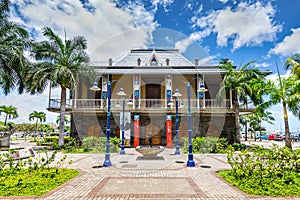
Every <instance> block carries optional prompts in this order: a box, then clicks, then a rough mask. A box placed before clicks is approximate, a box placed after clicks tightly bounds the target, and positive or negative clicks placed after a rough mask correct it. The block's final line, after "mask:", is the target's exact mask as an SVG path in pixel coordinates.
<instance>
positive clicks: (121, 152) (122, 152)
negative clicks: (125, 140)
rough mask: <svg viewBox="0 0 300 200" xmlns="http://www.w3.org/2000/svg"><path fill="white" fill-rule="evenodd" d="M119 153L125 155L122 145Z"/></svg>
mask: <svg viewBox="0 0 300 200" xmlns="http://www.w3.org/2000/svg"><path fill="white" fill-rule="evenodd" d="M120 155H125V150H124V147H123V148H122V149H121V151H120Z"/></svg>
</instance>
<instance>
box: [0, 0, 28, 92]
mask: <svg viewBox="0 0 300 200" xmlns="http://www.w3.org/2000/svg"><path fill="white" fill-rule="evenodd" d="M9 4H10V2H9V0H3V1H0V87H1V89H2V90H3V92H4V94H5V95H7V94H8V93H9V92H10V91H11V90H12V89H15V88H17V87H18V88H17V89H18V92H19V93H20V94H21V93H22V92H23V90H24V87H25V85H24V83H25V80H24V77H25V74H26V72H27V70H28V67H29V61H28V60H27V59H26V57H25V56H24V52H25V51H26V50H27V49H28V47H29V46H30V44H31V41H30V39H29V34H28V32H27V31H26V30H25V29H23V28H21V27H20V26H19V25H17V24H15V23H13V22H10V21H9V20H8V11H9Z"/></svg>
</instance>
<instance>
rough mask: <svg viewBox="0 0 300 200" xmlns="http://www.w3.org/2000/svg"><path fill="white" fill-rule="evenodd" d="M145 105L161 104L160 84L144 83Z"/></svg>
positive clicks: (154, 105)
mask: <svg viewBox="0 0 300 200" xmlns="http://www.w3.org/2000/svg"><path fill="white" fill-rule="evenodd" d="M146 99H147V101H146V107H147V108H149V107H157V106H159V107H160V106H161V101H160V99H161V88H160V84H147V85H146Z"/></svg>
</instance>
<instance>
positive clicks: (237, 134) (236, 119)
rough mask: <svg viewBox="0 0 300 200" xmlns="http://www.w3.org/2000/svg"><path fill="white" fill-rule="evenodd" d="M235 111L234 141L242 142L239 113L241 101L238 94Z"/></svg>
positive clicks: (235, 98)
mask: <svg viewBox="0 0 300 200" xmlns="http://www.w3.org/2000/svg"><path fill="white" fill-rule="evenodd" d="M234 113H235V135H236V137H235V139H234V141H235V142H236V143H241V139H240V120H239V115H240V107H239V101H238V97H237V94H236V93H235V94H234Z"/></svg>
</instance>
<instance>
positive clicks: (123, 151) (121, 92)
mask: <svg viewBox="0 0 300 200" xmlns="http://www.w3.org/2000/svg"><path fill="white" fill-rule="evenodd" d="M117 95H118V96H121V97H122V125H121V129H122V142H121V151H120V154H121V155H124V154H125V150H124V140H125V138H124V110H125V96H126V94H125V92H124V90H123V88H120V92H118V93H117Z"/></svg>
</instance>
